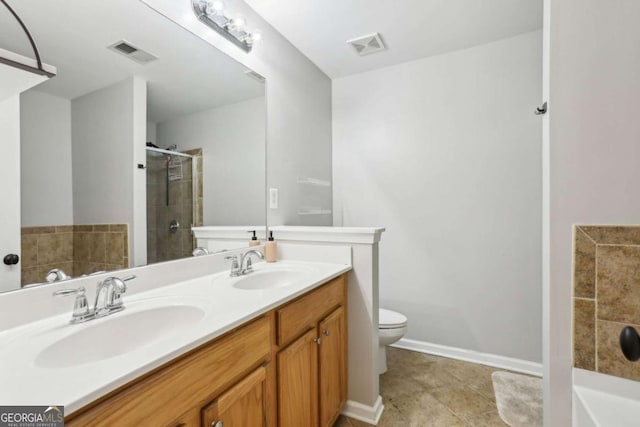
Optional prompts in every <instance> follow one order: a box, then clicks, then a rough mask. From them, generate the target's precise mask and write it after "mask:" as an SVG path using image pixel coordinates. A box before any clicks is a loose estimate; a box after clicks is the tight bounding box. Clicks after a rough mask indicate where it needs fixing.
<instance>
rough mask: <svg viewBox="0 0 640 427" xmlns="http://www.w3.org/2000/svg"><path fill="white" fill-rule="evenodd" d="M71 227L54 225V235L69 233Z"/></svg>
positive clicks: (71, 230)
mask: <svg viewBox="0 0 640 427" xmlns="http://www.w3.org/2000/svg"><path fill="white" fill-rule="evenodd" d="M71 232H73V225H56V233H71Z"/></svg>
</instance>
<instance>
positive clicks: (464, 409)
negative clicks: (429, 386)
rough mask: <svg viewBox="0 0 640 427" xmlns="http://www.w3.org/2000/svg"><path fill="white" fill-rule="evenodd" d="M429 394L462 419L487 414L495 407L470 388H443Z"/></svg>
mask: <svg viewBox="0 0 640 427" xmlns="http://www.w3.org/2000/svg"><path fill="white" fill-rule="evenodd" d="M430 393H431V394H432V395H433V396H434V397H435V398H436V399H437V400H438V401H439V402H440V403H442V404H443V405H445V406H446V407H447V408H449V410H451V412H453V413H454V414H456V415H460V416H463V417H466V416H469V415H475V414H482V413H485V412H489V411H491V410H493V409H495V407H496V406H495V403H493V402H491V401H490V400H488V399H487V398H485V397H484V396H482V395H481V394H480V393H478V392H477V391H474V390H472V389H470V388H464V387H454V388H444V389H439V390H435V391H432V392H430Z"/></svg>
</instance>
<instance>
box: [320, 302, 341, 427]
mask: <svg viewBox="0 0 640 427" xmlns="http://www.w3.org/2000/svg"><path fill="white" fill-rule="evenodd" d="M320 338H321V343H320V360H319V363H320V427H331V426H332V425H333V423H334V422H335V420H336V419H337V417H338V415H340V412H341V411H342V406H343V405H344V402H345V401H346V398H347V361H346V359H347V328H346V321H345V313H344V307H339V308H337V309H336V310H334V311H333V312H332V313H331V314H330V315H329V316H327V317H325V318H324V320H322V321H321V322H320Z"/></svg>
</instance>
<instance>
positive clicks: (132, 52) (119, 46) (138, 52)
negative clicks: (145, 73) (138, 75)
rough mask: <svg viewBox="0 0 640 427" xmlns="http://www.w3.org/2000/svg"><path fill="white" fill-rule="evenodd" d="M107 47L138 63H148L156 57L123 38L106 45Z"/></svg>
mask: <svg viewBox="0 0 640 427" xmlns="http://www.w3.org/2000/svg"><path fill="white" fill-rule="evenodd" d="M108 48H109V49H111V50H112V51H114V52H117V53H119V54H120V55H124V56H126V57H127V58H129V59H131V60H133V61H136V62H137V63H138V64H148V63H149V62H151V61H155V60H156V59H158V57H157V56H155V55H152V54H150V53H149V52H145V51H144V50H142V49H140V48H137V47H135V46H134V45H132V44H131V43H129V42H127V41H124V40H120V41H119V42H117V43H114V44H112V45H111V46H108Z"/></svg>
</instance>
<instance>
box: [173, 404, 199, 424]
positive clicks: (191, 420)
mask: <svg viewBox="0 0 640 427" xmlns="http://www.w3.org/2000/svg"><path fill="white" fill-rule="evenodd" d="M199 426H200V408H193V410H191V411H188V412H187V413H185V414H182V416H181V417H180V418H178V419H177V420H175V421H173V422H171V423H169V424H167V427H199Z"/></svg>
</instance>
